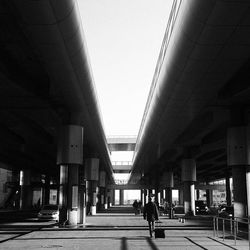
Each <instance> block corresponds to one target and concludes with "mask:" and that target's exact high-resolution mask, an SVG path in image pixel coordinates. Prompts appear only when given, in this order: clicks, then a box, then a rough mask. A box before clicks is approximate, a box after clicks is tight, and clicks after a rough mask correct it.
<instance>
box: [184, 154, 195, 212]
mask: <svg viewBox="0 0 250 250" xmlns="http://www.w3.org/2000/svg"><path fill="white" fill-rule="evenodd" d="M181 169H182V172H181V177H182V181H183V183H184V186H183V196H184V212H185V213H191V214H194V215H195V187H194V182H195V181H196V163H195V160H194V159H183V160H182V162H181Z"/></svg>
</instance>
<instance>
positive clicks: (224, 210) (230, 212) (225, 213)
mask: <svg viewBox="0 0 250 250" xmlns="http://www.w3.org/2000/svg"><path fill="white" fill-rule="evenodd" d="M218 215H219V217H223V218H233V217H234V207H233V206H222V207H221V208H220V210H219V212H218Z"/></svg>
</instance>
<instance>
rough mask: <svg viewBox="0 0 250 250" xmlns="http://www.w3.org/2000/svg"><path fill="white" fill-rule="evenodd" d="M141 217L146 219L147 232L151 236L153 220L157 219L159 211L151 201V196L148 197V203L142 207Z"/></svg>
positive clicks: (153, 227) (153, 225)
mask: <svg viewBox="0 0 250 250" xmlns="http://www.w3.org/2000/svg"><path fill="white" fill-rule="evenodd" d="M143 218H144V220H147V221H148V227H149V234H150V237H151V238H152V236H153V231H154V229H155V221H156V220H159V212H158V208H157V206H156V204H155V203H154V202H152V198H151V197H149V200H148V203H147V204H146V205H145V207H144V211H143Z"/></svg>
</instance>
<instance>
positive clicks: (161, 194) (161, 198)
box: [160, 190, 164, 203]
mask: <svg viewBox="0 0 250 250" xmlns="http://www.w3.org/2000/svg"><path fill="white" fill-rule="evenodd" d="M163 200H164V190H161V191H160V203H163Z"/></svg>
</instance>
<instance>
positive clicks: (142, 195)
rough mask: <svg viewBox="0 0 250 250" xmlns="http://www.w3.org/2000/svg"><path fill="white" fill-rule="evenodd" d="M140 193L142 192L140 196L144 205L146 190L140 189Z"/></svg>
mask: <svg viewBox="0 0 250 250" xmlns="http://www.w3.org/2000/svg"><path fill="white" fill-rule="evenodd" d="M140 194H141V196H140V197H141V198H140V200H141V204H142V205H143V204H144V190H143V189H141V190H140Z"/></svg>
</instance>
